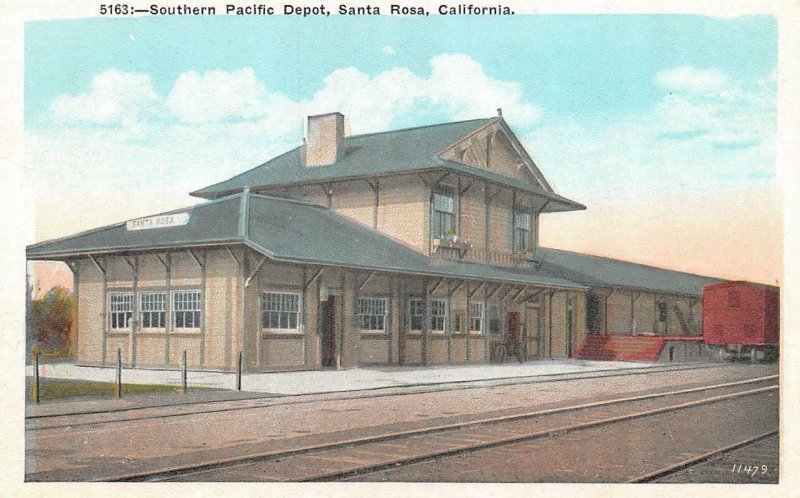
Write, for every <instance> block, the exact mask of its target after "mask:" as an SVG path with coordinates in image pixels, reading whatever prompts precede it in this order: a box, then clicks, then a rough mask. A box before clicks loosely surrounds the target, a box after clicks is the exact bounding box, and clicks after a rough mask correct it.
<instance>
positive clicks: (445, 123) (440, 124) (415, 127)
mask: <svg viewBox="0 0 800 498" xmlns="http://www.w3.org/2000/svg"><path fill="white" fill-rule="evenodd" d="M492 119H494V118H474V119H464V120H461V121H447V122H444V123H434V124H429V125H420V126H409V127H407V128H397V129H394V130H384V131H375V132H372V133H361V134H359V135H350V136H349V137H344V138H345V140H347V139H349V138H363V137H371V136H375V135H385V134H387V133H399V132H403V131H411V130H419V129H422V128H434V127H437V126H447V125H455V124H462V123H469V122H472V121H488V120H492Z"/></svg>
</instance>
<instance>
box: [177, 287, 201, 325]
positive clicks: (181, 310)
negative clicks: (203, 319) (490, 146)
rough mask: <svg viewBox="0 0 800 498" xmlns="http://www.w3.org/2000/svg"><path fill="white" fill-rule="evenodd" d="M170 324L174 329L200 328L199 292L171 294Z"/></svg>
mask: <svg viewBox="0 0 800 498" xmlns="http://www.w3.org/2000/svg"><path fill="white" fill-rule="evenodd" d="M172 324H173V326H174V327H175V328H176V329H199V328H200V291H196V290H189V291H174V292H173V293H172Z"/></svg>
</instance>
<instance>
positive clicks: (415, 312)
mask: <svg viewBox="0 0 800 498" xmlns="http://www.w3.org/2000/svg"><path fill="white" fill-rule="evenodd" d="M408 315H409V318H410V319H409V322H410V324H411V330H412V331H415V332H419V331H420V330H422V329H423V328H424V324H425V301H423V300H422V299H411V300H410V301H409V302H408Z"/></svg>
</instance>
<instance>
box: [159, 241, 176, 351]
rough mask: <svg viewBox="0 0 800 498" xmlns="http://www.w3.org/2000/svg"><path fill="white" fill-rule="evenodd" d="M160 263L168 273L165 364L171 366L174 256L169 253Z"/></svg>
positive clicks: (165, 306) (165, 313)
mask: <svg viewBox="0 0 800 498" xmlns="http://www.w3.org/2000/svg"><path fill="white" fill-rule="evenodd" d="M158 260H159V261H161V263H162V264H163V265H164V271H165V272H166V275H165V277H166V287H167V288H166V291H165V298H164V331H165V332H166V336H167V337H166V338H165V339H164V364H165V365H169V348H170V336H171V335H172V327H173V324H172V255H171V254H170V253H167V254H166V255H165V257H164V260H162V259H161V258H158Z"/></svg>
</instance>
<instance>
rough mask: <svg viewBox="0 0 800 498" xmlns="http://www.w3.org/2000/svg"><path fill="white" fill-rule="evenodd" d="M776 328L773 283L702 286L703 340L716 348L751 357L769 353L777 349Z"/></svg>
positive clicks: (777, 301) (777, 316)
mask: <svg viewBox="0 0 800 498" xmlns="http://www.w3.org/2000/svg"><path fill="white" fill-rule="evenodd" d="M779 329H780V291H779V289H778V288H777V287H773V286H771V285H761V284H754V283H750V282H723V283H721V284H716V285H709V286H707V287H705V288H704V289H703V340H704V342H705V343H706V344H707V345H709V346H712V347H716V349H718V350H720V352H722V351H723V350H724V351H727V352H729V353H737V354H740V355H741V354H749V355H751V357H752V358H753V359H756V357H757V356H758V357H764V355H771V354H772V353H773V352H776V351H777V346H778V336H779ZM720 354H722V353H720Z"/></svg>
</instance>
